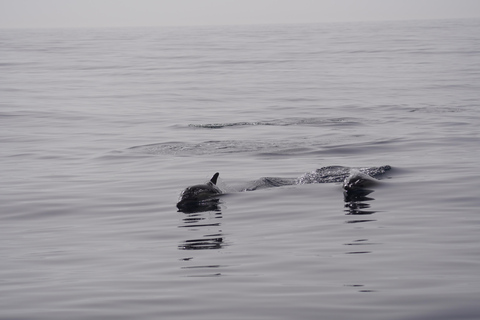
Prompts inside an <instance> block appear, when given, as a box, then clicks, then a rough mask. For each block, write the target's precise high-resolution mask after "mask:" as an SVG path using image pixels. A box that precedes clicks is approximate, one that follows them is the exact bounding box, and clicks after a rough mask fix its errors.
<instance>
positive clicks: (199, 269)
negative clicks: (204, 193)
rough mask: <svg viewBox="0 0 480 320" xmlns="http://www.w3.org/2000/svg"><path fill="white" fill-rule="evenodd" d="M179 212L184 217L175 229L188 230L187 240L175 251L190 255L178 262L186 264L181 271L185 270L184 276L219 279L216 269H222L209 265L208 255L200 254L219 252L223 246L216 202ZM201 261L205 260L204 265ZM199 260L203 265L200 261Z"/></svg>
mask: <svg viewBox="0 0 480 320" xmlns="http://www.w3.org/2000/svg"><path fill="white" fill-rule="evenodd" d="M179 212H182V213H184V217H183V219H182V223H181V224H180V225H179V226H178V227H179V228H183V229H186V230H188V233H187V234H188V235H189V237H188V238H187V239H185V240H183V241H182V242H181V243H180V244H179V245H178V249H179V250H184V251H188V252H190V253H191V254H193V256H188V257H185V258H182V259H180V260H181V261H185V262H186V263H188V265H185V266H182V267H181V269H184V270H188V277H214V276H221V275H222V274H221V272H219V269H220V268H222V267H226V266H222V265H219V264H215V263H212V262H211V256H210V255H206V254H202V251H203V252H206V251H211V250H220V249H223V248H224V247H225V246H226V243H225V236H224V234H223V231H222V223H221V219H222V218H223V216H222V211H221V208H220V201H219V200H218V199H211V200H209V201H206V202H202V203H200V204H196V205H195V206H188V207H183V208H182V209H181V210H179ZM205 258H207V259H208V260H207V262H205V260H204V259H205ZM202 259H203V262H200V261H201V260H202ZM197 260H198V261H197Z"/></svg>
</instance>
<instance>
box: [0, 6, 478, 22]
mask: <svg viewBox="0 0 480 320" xmlns="http://www.w3.org/2000/svg"><path fill="white" fill-rule="evenodd" d="M473 17H475V18H480V0H0V28H51V27H127V26H165V25H166V26H179V25H224V24H263V23H318V22H320V23H321V22H334V21H374V20H409V19H443V18H473Z"/></svg>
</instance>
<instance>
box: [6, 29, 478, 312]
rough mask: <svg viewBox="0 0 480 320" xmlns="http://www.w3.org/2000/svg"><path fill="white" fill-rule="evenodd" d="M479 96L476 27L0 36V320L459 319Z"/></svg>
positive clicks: (474, 240) (466, 273)
mask: <svg viewBox="0 0 480 320" xmlns="http://www.w3.org/2000/svg"><path fill="white" fill-rule="evenodd" d="M479 92H480V21H479V20H437V21H405V22H375V23H338V24H318V25H272V26H229V27H197V28H193V27H178V28H131V29H52V30H7V29H4V30H0V141H1V148H0V165H1V172H2V174H1V180H2V182H1V186H0V198H1V201H0V228H1V232H0V256H1V259H0V296H1V299H0V319H478V318H479V317H480V305H479V304H478V301H479V299H480V288H479V286H480V242H479V240H480V213H479V210H478V207H479V205H480V200H479V197H478V195H479V192H478V190H479V189H480V174H479V164H480V160H479V156H480V152H479V133H480V129H479V124H480V111H479V110H480V102H479V101H480V93H479ZM336 165H339V166H344V167H347V168H350V167H352V168H369V167H377V166H384V165H390V166H391V167H392V169H391V170H389V171H388V172H387V173H386V174H385V175H384V176H383V178H382V180H381V183H380V184H379V185H378V186H376V187H375V189H374V190H372V191H373V192H371V193H370V194H368V195H367V196H366V197H364V198H362V199H356V200H355V199H354V200H351V199H350V200H349V199H347V198H345V197H344V193H343V191H342V187H341V182H338V181H331V183H308V184H291V185H284V186H279V187H276V188H264V189H258V190H255V191H246V192H242V190H244V189H246V188H247V187H248V186H251V185H252V183H253V184H255V183H256V181H257V182H258V181H259V179H260V181H262V180H261V178H262V177H279V178H284V179H299V177H305V176H306V175H307V176H308V174H312V173H313V172H315V170H317V169H320V168H323V167H328V166H336ZM215 172H220V181H219V183H218V185H219V186H220V188H221V189H222V191H224V192H225V194H224V195H222V196H221V197H220V198H219V202H218V206H216V207H214V208H211V210H205V211H197V212H195V211H194V212H187V213H184V212H179V211H178V209H177V208H176V206H175V205H176V203H177V201H178V199H179V195H180V193H181V191H182V190H183V189H184V188H186V187H187V186H190V185H194V184H198V183H203V182H205V181H208V180H209V179H210V178H211V176H212V175H213V174H214V173H215ZM290 181H291V180H290Z"/></svg>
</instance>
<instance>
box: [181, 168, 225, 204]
mask: <svg viewBox="0 0 480 320" xmlns="http://www.w3.org/2000/svg"><path fill="white" fill-rule="evenodd" d="M218 176H219V173H218V172H217V173H215V174H214V175H213V177H212V179H210V181H208V182H207V183H205V184H197V185H194V186H191V187H188V188H186V189H185V190H183V192H182V194H181V196H180V201H179V202H178V203H177V208H178V209H185V208H188V207H195V206H201V205H202V204H204V203H207V204H208V202H209V200H212V198H213V197H215V196H217V195H220V194H222V193H223V192H222V190H220V188H218V187H217V179H218Z"/></svg>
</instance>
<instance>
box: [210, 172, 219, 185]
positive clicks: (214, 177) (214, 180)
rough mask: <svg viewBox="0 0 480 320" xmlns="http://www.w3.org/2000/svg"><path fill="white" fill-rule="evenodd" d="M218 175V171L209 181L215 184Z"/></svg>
mask: <svg viewBox="0 0 480 320" xmlns="http://www.w3.org/2000/svg"><path fill="white" fill-rule="evenodd" d="M218 175H219V173H218V172H217V173H215V174H214V175H213V177H212V179H210V182H211V183H213V184H217V178H218Z"/></svg>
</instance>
